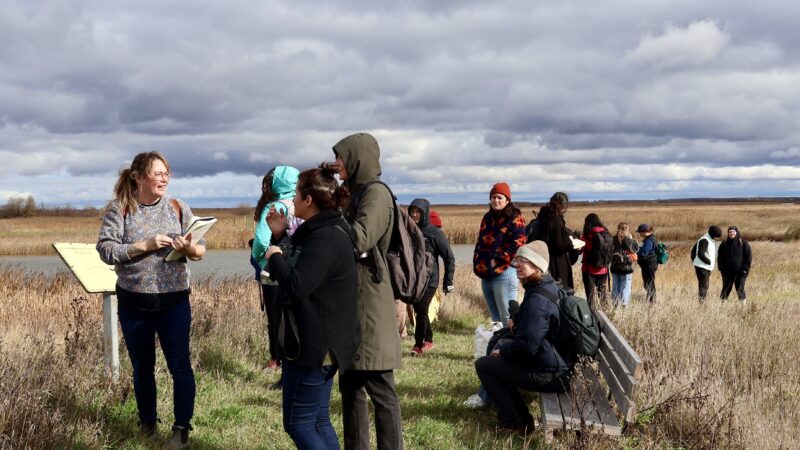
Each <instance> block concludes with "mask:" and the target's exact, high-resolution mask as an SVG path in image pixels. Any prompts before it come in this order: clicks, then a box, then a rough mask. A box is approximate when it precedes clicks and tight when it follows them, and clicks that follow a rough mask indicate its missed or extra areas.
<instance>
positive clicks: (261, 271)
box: [251, 166, 302, 387]
mask: <svg viewBox="0 0 800 450" xmlns="http://www.w3.org/2000/svg"><path fill="white" fill-rule="evenodd" d="M299 175H300V171H299V170H297V169H295V168H294V167H289V166H276V167H274V168H273V169H272V170H270V171H269V172H267V174H266V175H264V179H263V180H262V181H261V198H260V199H258V204H257V205H256V211H255V215H254V216H253V219H254V220H255V222H256V226H255V236H254V237H253V249H252V251H251V263H253V267H255V268H256V272H257V273H256V279H257V280H258V281H260V282H261V292H262V299H261V309H262V310H263V311H265V312H266V313H267V337H268V338H269V355H270V361H269V363H268V364H267V369H269V370H276V369H277V368H278V367H279V366H280V355H279V354H278V327H277V326H278V322H277V318H278V315H279V309H278V306H279V305H277V304H276V302H277V293H278V286H277V285H275V284H271V282H270V281H269V275H268V272H269V270H268V267H267V260H266V258H264V254H265V252H266V251H267V249H268V248H269V246H270V240H271V239H272V231H270V229H269V225H268V224H267V214H268V213H269V211H270V210H271V209H273V208H274V209H275V211H277V212H279V213H283V214H285V215H286V217H287V218H288V230H287V232H288V234H289V235H292V234H294V230H296V229H297V227H298V226H299V225H300V222H302V220H300V219H297V218H296V217H295V215H294V204H293V203H292V199H293V198H294V195H295V189H296V187H297V179H298V176H299ZM275 387H280V384H276V386H275Z"/></svg>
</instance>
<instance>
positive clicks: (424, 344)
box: [422, 341, 436, 352]
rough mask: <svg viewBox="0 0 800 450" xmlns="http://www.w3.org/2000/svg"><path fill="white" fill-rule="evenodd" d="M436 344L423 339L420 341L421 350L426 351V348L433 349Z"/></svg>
mask: <svg viewBox="0 0 800 450" xmlns="http://www.w3.org/2000/svg"><path fill="white" fill-rule="evenodd" d="M434 347H436V345H434V344H433V341H425V342H423V343H422V351H423V352H427V351H428V350H433V348H434Z"/></svg>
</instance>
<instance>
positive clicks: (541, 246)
mask: <svg viewBox="0 0 800 450" xmlns="http://www.w3.org/2000/svg"><path fill="white" fill-rule="evenodd" d="M517 256H518V257H521V258H525V259H527V260H528V261H530V262H531V263H532V264H533V265H534V266H536V267H538V268H539V269H541V271H542V272H547V268H548V266H549V265H550V253H549V252H548V251H547V244H546V243H545V242H544V241H533V242H531V243H529V244H525V245H523V246H522V247H520V248H519V249H517Z"/></svg>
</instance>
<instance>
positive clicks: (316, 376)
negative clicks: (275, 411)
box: [283, 361, 339, 450]
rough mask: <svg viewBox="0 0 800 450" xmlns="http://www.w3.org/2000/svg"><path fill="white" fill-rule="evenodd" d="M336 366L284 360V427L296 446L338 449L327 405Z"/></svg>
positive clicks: (302, 448)
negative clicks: (301, 364)
mask: <svg viewBox="0 0 800 450" xmlns="http://www.w3.org/2000/svg"><path fill="white" fill-rule="evenodd" d="M334 375H336V366H335V365H332V366H322V368H317V369H309V368H306V367H300V366H298V365H297V364H294V363H292V362H289V361H286V362H284V364H283V429H284V430H286V432H287V433H289V436H290V437H291V438H292V440H293V441H294V443H295V445H296V446H297V448H298V449H300V450H304V449H312V450H317V449H323V450H326V449H337V450H338V449H339V439H338V438H337V437H336V432H335V431H333V425H331V418H330V415H329V413H328V408H329V404H330V400H331V387H333V376H334Z"/></svg>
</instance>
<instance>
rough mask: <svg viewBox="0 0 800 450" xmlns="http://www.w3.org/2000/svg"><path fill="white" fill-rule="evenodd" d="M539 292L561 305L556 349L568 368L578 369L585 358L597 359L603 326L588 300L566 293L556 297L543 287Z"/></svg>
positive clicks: (561, 291)
mask: <svg viewBox="0 0 800 450" xmlns="http://www.w3.org/2000/svg"><path fill="white" fill-rule="evenodd" d="M536 292H538V293H540V294H542V295H543V296H544V297H545V298H547V299H548V300H550V301H551V302H553V303H555V304H556V305H558V313H559V314H558V315H559V322H560V323H559V326H558V334H557V337H556V342H553V345H555V347H556V350H558V354H559V355H561V357H562V358H564V360H565V361H566V362H567V364H569V365H574V364H575V363H576V362H578V360H579V359H580V357H581V356H585V357H589V358H594V357H595V356H597V351H598V349H599V348H600V324H599V323H598V321H597V318H596V317H595V316H594V312H593V311H592V309H591V308H590V307H589V303H588V302H587V301H586V299H584V298H581V297H578V296H576V295H574V294H571V293H569V292H565V291H563V290H560V292H559V294H560V295H556V294H553V293H551V292H550V291H548V290H547V289H544V288H542V287H541V286H539V287H537V288H536Z"/></svg>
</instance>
